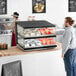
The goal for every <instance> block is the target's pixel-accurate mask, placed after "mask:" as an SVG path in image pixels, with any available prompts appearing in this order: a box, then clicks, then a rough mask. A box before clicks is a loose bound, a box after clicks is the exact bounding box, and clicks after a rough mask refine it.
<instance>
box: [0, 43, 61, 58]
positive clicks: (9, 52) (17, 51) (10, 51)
mask: <svg viewBox="0 0 76 76" xmlns="http://www.w3.org/2000/svg"><path fill="white" fill-rule="evenodd" d="M60 49H61V43H57V47H56V48H53V49H47V50H34V51H28V52H25V51H23V50H21V49H19V48H18V47H17V46H15V47H10V48H8V49H7V50H0V57H3V56H13V55H24V54H32V53H43V52H50V51H58V50H60Z"/></svg>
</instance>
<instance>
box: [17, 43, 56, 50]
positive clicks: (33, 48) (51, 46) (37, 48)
mask: <svg viewBox="0 0 76 76" xmlns="http://www.w3.org/2000/svg"><path fill="white" fill-rule="evenodd" d="M17 46H18V47H19V48H20V49H22V50H23V51H34V50H41V49H53V48H55V47H57V45H56V44H55V45H45V46H38V47H30V48H24V47H23V46H22V45H20V44H17Z"/></svg>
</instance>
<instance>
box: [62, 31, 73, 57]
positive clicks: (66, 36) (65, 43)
mask: <svg viewBox="0 0 76 76" xmlns="http://www.w3.org/2000/svg"><path fill="white" fill-rule="evenodd" d="M71 39H72V35H71V32H70V31H65V34H64V35H63V39H62V56H64V54H65V53H66V52H67V50H68V48H69V45H70V42H71Z"/></svg>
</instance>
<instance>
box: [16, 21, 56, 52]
mask: <svg viewBox="0 0 76 76" xmlns="http://www.w3.org/2000/svg"><path fill="white" fill-rule="evenodd" d="M55 38H56V35H55V25H54V24H51V23H49V22H47V21H19V22H16V43H17V46H18V47H19V48H21V49H23V50H24V51H32V50H41V49H48V48H55V47H57V45H56V41H55Z"/></svg>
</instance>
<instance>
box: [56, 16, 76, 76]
mask: <svg viewBox="0 0 76 76" xmlns="http://www.w3.org/2000/svg"><path fill="white" fill-rule="evenodd" d="M73 24H74V20H73V19H72V18H71V17H66V18H65V21H64V25H65V29H64V30H62V31H58V32H57V33H56V34H57V35H58V33H59V32H60V34H63V37H62V58H63V60H64V64H65V71H66V76H76V35H75V29H74V28H73Z"/></svg>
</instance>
